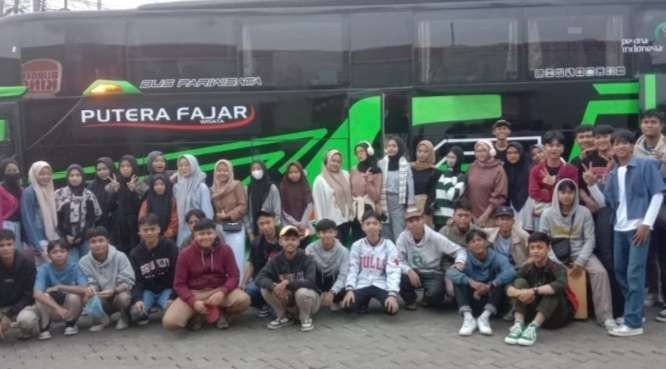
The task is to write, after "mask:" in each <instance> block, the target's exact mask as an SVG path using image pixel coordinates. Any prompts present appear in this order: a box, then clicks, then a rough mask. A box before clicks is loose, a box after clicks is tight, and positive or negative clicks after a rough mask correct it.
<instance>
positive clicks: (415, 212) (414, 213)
mask: <svg viewBox="0 0 666 369" xmlns="http://www.w3.org/2000/svg"><path fill="white" fill-rule="evenodd" d="M422 215H423V213H422V212H421V210H419V209H418V208H409V209H407V211H405V220H407V219H409V218H415V217H420V216H422Z"/></svg>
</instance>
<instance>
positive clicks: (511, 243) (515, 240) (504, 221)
mask: <svg viewBox="0 0 666 369" xmlns="http://www.w3.org/2000/svg"><path fill="white" fill-rule="evenodd" d="M514 216H515V214H514V211H513V209H512V208H511V207H509V206H500V207H498V208H497V209H495V221H496V223H497V227H489V228H484V229H483V231H484V232H486V234H488V242H490V245H491V246H492V247H493V249H495V251H497V252H498V253H500V254H502V255H504V256H506V257H507V258H508V259H509V261H510V262H511V264H512V265H514V266H517V267H519V266H521V265H523V263H525V262H526V261H527V258H528V252H527V238H528V237H529V234H528V233H527V232H525V231H524V230H523V229H522V228H521V227H520V225H518V224H516V221H515V219H514Z"/></svg>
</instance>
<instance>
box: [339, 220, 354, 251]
mask: <svg viewBox="0 0 666 369" xmlns="http://www.w3.org/2000/svg"><path fill="white" fill-rule="evenodd" d="M337 228H338V240H340V243H341V244H343V245H345V246H347V247H349V246H350V245H351V243H350V242H349V232H350V231H351V222H347V223H342V224H340V225H339V226H338V227H337Z"/></svg>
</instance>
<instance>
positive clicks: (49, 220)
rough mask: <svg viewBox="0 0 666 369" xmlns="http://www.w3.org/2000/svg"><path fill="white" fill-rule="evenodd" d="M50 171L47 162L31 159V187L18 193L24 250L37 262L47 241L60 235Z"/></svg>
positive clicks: (43, 251) (40, 259) (51, 171)
mask: <svg viewBox="0 0 666 369" xmlns="http://www.w3.org/2000/svg"><path fill="white" fill-rule="evenodd" d="M52 175H53V170H52V169H51V165H49V163H47V162H45V161H37V162H35V163H33V164H32V166H30V171H29V172H28V176H29V179H30V187H28V188H27V189H26V190H25V191H23V196H21V224H22V226H23V229H24V231H25V235H26V238H27V240H26V241H27V243H28V245H29V249H28V250H26V252H27V254H28V255H31V256H32V257H34V258H35V259H36V260H37V262H38V264H41V263H42V262H43V261H44V260H45V248H46V245H47V244H48V243H49V241H53V240H57V239H58V238H60V235H58V215H57V211H56V203H55V190H54V189H53V177H52Z"/></svg>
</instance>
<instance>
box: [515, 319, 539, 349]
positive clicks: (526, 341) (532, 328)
mask: <svg viewBox="0 0 666 369" xmlns="http://www.w3.org/2000/svg"><path fill="white" fill-rule="evenodd" d="M536 340H537V326H536V325H534V324H530V325H528V326H527V328H525V330H524V331H523V333H522V334H521V335H520V338H519V339H518V344H519V345H521V346H532V345H534V343H535V342H536Z"/></svg>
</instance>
